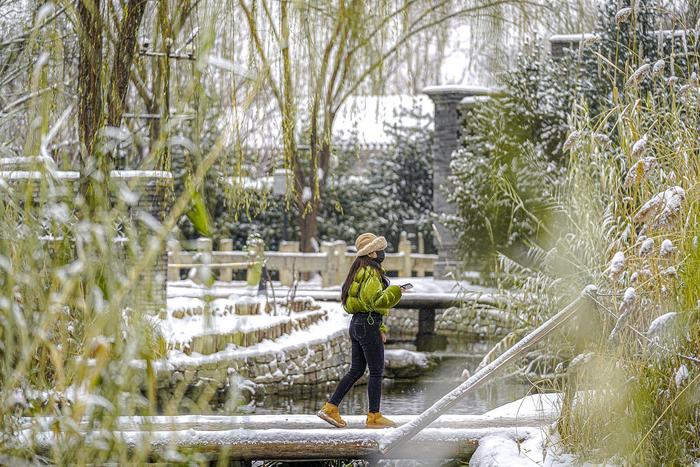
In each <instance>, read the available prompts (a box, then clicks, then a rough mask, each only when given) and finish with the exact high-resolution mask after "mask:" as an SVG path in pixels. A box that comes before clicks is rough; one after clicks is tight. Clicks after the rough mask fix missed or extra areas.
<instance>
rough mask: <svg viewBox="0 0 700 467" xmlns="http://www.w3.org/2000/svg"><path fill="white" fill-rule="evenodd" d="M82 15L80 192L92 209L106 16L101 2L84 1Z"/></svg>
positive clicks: (79, 79)
mask: <svg viewBox="0 0 700 467" xmlns="http://www.w3.org/2000/svg"><path fill="white" fill-rule="evenodd" d="M76 11H77V15H78V27H79V31H78V45H79V50H80V54H79V62H78V125H79V138H80V192H81V193H82V195H83V196H84V197H85V200H86V202H87V204H88V206H89V207H90V209H91V210H93V209H95V208H96V204H97V202H98V201H97V198H98V196H97V191H96V188H97V187H96V185H95V178H94V177H92V172H94V171H95V170H96V169H97V168H98V167H99V165H100V164H99V156H98V155H97V154H96V153H95V143H96V140H97V132H98V130H99V128H100V126H101V125H102V89H101V88H102V83H101V78H100V73H101V71H102V24H101V23H102V17H101V11H102V8H101V0H92V1H91V0H80V1H78V3H77V6H76Z"/></svg>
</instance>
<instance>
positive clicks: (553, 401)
mask: <svg viewBox="0 0 700 467" xmlns="http://www.w3.org/2000/svg"><path fill="white" fill-rule="evenodd" d="M561 398H562V395H561V394H560V393H552V394H535V395H531V396H527V397H524V398H522V399H520V400H517V401H515V402H511V403H510V404H505V405H503V406H501V407H498V408H496V409H494V410H491V411H489V412H486V413H485V414H484V416H485V417H498V418H511V417H517V418H520V417H522V418H523V419H532V418H533V417H536V418H538V419H540V420H542V421H543V423H542V424H541V426H529V427H520V428H518V429H516V430H514V431H513V432H507V431H495V432H494V433H492V434H489V435H487V436H484V437H482V438H481V439H480V440H479V446H478V447H477V449H476V451H474V454H473V455H472V458H471V460H470V461H469V465H470V466H472V467H491V466H502V465H508V466H549V467H557V466H565V465H566V466H568V465H591V464H581V463H580V462H579V461H578V460H577V459H576V458H575V457H574V456H573V455H571V454H567V453H565V452H563V451H562V450H561V448H560V446H559V436H558V434H557V432H556V429H555V428H554V426H553V425H552V424H551V422H552V421H553V420H555V419H556V417H558V415H559V413H560V410H561ZM548 421H549V423H546V422H548Z"/></svg>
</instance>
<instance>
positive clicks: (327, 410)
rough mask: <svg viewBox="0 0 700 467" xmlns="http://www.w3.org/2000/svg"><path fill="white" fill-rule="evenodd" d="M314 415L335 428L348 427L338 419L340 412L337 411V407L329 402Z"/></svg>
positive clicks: (343, 421)
mask: <svg viewBox="0 0 700 467" xmlns="http://www.w3.org/2000/svg"><path fill="white" fill-rule="evenodd" d="M316 415H318V416H319V417H321V418H322V419H323V420H325V421H327V422H328V423H330V424H331V425H333V426H335V427H338V428H345V427H346V426H348V424H347V423H345V420H343V419H342V418H340V411H339V410H338V406H337V405H333V404H331V403H330V402H326V403H325V404H323V408H322V409H321V410H319V411H318V413H317V414H316Z"/></svg>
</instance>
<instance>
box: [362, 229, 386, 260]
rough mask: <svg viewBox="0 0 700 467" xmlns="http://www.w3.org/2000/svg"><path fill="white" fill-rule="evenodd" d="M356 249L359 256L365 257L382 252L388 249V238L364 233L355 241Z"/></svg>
mask: <svg viewBox="0 0 700 467" xmlns="http://www.w3.org/2000/svg"><path fill="white" fill-rule="evenodd" d="M355 248H356V249H357V256H365V255H368V254H370V253H373V252H375V251H380V250H383V249H385V248H386V238H384V237H377V236H376V235H374V234H373V233H369V232H367V233H363V234H362V235H360V236H359V237H357V240H355Z"/></svg>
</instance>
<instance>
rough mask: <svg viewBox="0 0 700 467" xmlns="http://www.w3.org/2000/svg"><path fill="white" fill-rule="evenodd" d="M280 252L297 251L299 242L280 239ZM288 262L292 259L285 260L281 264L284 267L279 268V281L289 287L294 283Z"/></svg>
mask: <svg viewBox="0 0 700 467" xmlns="http://www.w3.org/2000/svg"><path fill="white" fill-rule="evenodd" d="M280 253H299V242H288V241H282V242H280ZM289 263H292V264H293V262H292V261H287V260H286V259H285V261H284V262H283V264H284V265H285V267H283V268H282V269H280V271H279V273H280V282H281V283H282V285H284V286H287V287H291V286H292V284H294V274H293V271H292V269H289V268H288V266H289Z"/></svg>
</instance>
